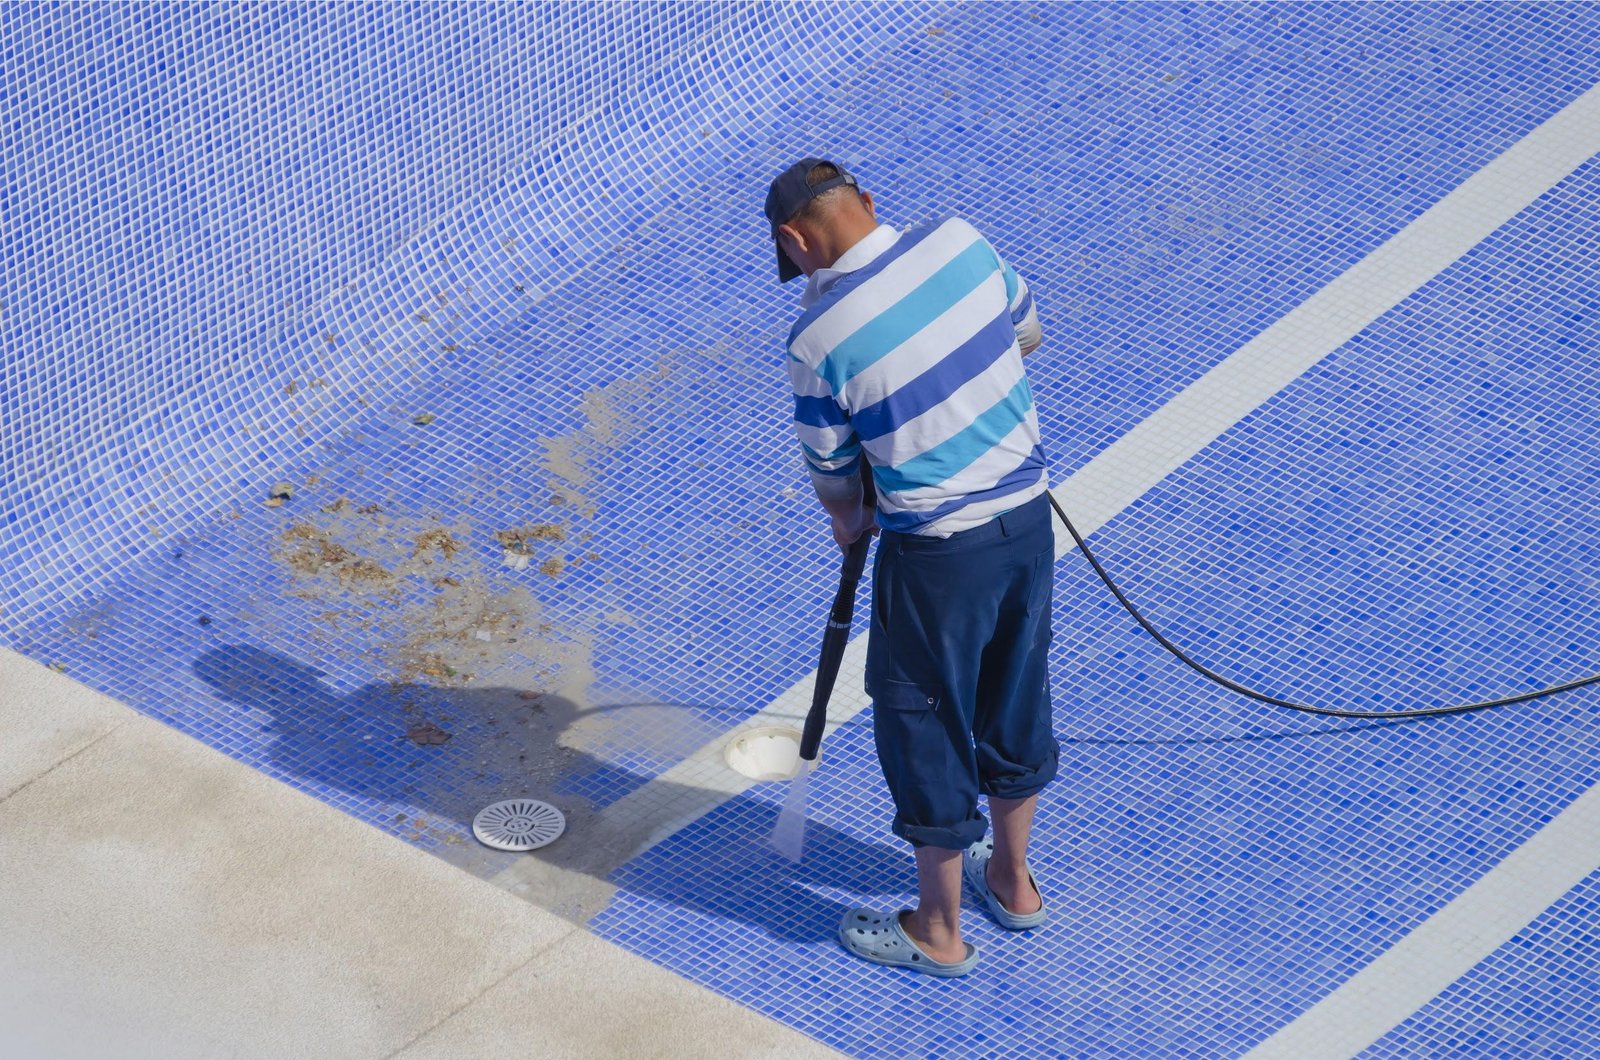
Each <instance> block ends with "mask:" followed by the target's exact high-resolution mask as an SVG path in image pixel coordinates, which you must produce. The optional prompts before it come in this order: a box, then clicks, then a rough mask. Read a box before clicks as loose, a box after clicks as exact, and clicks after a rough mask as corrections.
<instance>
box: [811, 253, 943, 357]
mask: <svg viewBox="0 0 1600 1060" xmlns="http://www.w3.org/2000/svg"><path fill="white" fill-rule="evenodd" d="M941 223H942V222H941ZM938 227H939V225H938V224H929V225H925V226H923V227H922V228H913V229H911V230H910V231H908V232H902V233H901V234H900V238H899V239H897V240H895V241H894V243H893V244H892V245H891V246H890V247H889V249H888V250H885V251H884V252H883V253H882V254H879V255H878V256H877V257H875V258H873V259H872V260H871V261H869V262H867V263H866V264H865V265H863V266H861V268H859V269H852V270H850V271H849V272H847V273H845V274H844V275H843V276H840V277H839V278H838V279H837V280H834V281H833V284H832V285H831V286H830V287H829V288H828V289H827V290H826V291H825V292H823V295H822V297H821V298H819V299H818V300H817V303H816V304H815V305H813V306H812V307H811V308H810V309H807V310H806V311H805V312H804V313H802V314H800V319H799V320H796V321H795V322H794V327H792V328H790V329H789V343H788V344H789V345H790V346H793V345H794V340H795V339H797V338H799V337H800V335H801V333H803V332H804V331H805V330H806V328H809V327H810V326H811V325H812V324H813V323H814V322H815V321H816V319H817V318H818V317H820V316H821V315H822V314H824V313H826V312H827V311H828V310H830V309H832V308H833V307H834V306H835V305H836V304H838V301H839V299H840V298H841V297H842V296H843V295H844V293H845V292H846V291H848V290H850V288H852V287H854V286H855V285H856V284H857V283H860V282H861V280H863V279H865V278H866V277H868V276H871V275H874V274H876V273H878V272H881V271H883V268H884V266H886V265H888V264H889V263H890V262H892V261H894V260H895V259H896V258H898V257H900V255H902V254H904V253H905V252H906V251H908V250H910V249H911V248H912V247H914V246H916V245H917V244H918V243H920V242H922V241H923V240H924V239H926V238H928V236H930V235H932V234H933V232H934V231H935V230H936V229H937V228H938ZM795 360H800V358H798V357H796V358H795Z"/></svg>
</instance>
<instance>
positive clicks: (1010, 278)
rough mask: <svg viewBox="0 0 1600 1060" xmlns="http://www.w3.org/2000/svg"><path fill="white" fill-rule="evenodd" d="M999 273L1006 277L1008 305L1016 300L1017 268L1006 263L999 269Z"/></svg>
mask: <svg viewBox="0 0 1600 1060" xmlns="http://www.w3.org/2000/svg"><path fill="white" fill-rule="evenodd" d="M1000 274H1001V275H1002V276H1004V277H1005V278H1006V304H1007V305H1009V304H1011V303H1012V302H1015V301H1016V300H1017V287H1018V286H1019V283H1018V280H1017V270H1016V269H1013V268H1012V267H1011V266H1010V265H1007V266H1006V267H1005V268H1004V269H1002V270H1000Z"/></svg>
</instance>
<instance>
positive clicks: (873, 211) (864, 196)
mask: <svg viewBox="0 0 1600 1060" xmlns="http://www.w3.org/2000/svg"><path fill="white" fill-rule="evenodd" d="M861 204H862V205H863V206H865V207H866V208H867V216H868V217H870V218H872V219H873V220H874V221H876V220H877V219H878V208H877V206H876V205H874V204H873V201H872V192H870V191H864V192H862V193H861Z"/></svg>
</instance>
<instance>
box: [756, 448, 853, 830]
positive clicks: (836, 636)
mask: <svg viewBox="0 0 1600 1060" xmlns="http://www.w3.org/2000/svg"><path fill="white" fill-rule="evenodd" d="M862 468H863V470H864V471H865V474H863V475H862V476H861V491H862V497H861V499H862V503H864V504H865V505H866V506H867V507H868V508H869V509H874V508H876V507H877V500H878V498H877V493H876V492H875V491H874V490H873V486H872V472H871V469H870V468H868V467H867V466H866V462H865V460H863V461H862ZM871 547H872V535H871V534H869V533H863V534H862V535H861V536H860V537H858V538H856V539H855V541H854V542H852V543H851V545H850V547H849V548H848V549H846V550H845V554H844V562H843V564H842V565H841V566H840V568H839V588H838V590H837V591H836V592H835V593H834V594H833V608H832V609H831V610H830V611H829V612H828V628H827V630H826V631H824V632H823V634H822V652H821V655H820V657H819V658H818V660H817V681H816V684H815V685H813V686H812V689H811V709H810V710H809V711H807V712H806V723H805V728H804V729H802V730H801V733H800V771H799V772H798V773H796V774H795V777H794V779H793V780H792V781H790V783H789V794H788V796H787V797H786V798H785V799H784V801H783V812H782V813H780V814H779V815H778V825H777V827H776V828H774V829H773V832H772V843H773V845H774V846H775V847H777V848H778V850H779V851H780V852H781V853H783V854H784V855H785V856H787V857H788V858H790V859H791V860H793V861H799V860H800V854H801V851H802V850H803V848H804V846H805V831H806V781H807V778H808V777H809V776H810V774H811V770H812V769H813V768H815V766H816V761H817V752H818V751H819V750H820V749H821V747H822V730H823V729H825V728H827V725H828V700H829V699H830V698H832V696H833V682H834V679H835V678H837V677H838V676H839V662H840V660H842V659H843V658H844V648H845V645H846V644H847V643H849V640H850V623H851V621H852V620H853V619H854V618H855V611H856V587H857V586H858V585H860V584H861V574H862V572H863V571H864V570H866V567H867V551H868V550H869V549H870V548H871Z"/></svg>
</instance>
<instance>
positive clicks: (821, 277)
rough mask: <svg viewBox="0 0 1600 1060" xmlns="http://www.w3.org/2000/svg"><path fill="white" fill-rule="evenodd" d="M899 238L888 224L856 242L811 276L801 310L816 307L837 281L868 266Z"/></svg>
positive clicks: (897, 233) (804, 293)
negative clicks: (818, 300)
mask: <svg viewBox="0 0 1600 1060" xmlns="http://www.w3.org/2000/svg"><path fill="white" fill-rule="evenodd" d="M899 238H900V233H899V232H896V231H895V230H894V229H893V228H892V227H890V226H889V225H886V224H880V225H878V227H877V228H874V229H873V230H872V231H870V232H868V233H867V234H866V235H864V236H862V237H861V238H860V239H859V240H857V241H856V244H855V246H853V247H851V248H850V249H849V250H847V251H845V252H844V253H843V254H840V255H839V258H838V260H836V261H835V262H834V263H833V264H832V265H829V266H828V267H827V268H824V269H818V270H817V271H816V272H814V273H812V274H811V278H810V280H809V281H807V283H806V289H805V291H804V292H803V293H802V294H801V295H800V308H801V309H808V308H810V307H811V306H812V305H815V304H816V301H817V299H819V298H821V297H822V295H823V294H824V293H825V292H826V291H827V289H828V288H829V287H831V286H833V283H834V281H835V280H837V279H838V278H839V277H841V276H843V275H844V274H845V273H847V272H854V271H855V270H856V269H859V268H861V267H862V266H863V265H866V264H868V263H869V262H871V261H872V260H873V259H874V258H876V257H877V256H878V255H879V254H882V253H883V252H884V251H885V250H888V249H889V248H890V247H892V246H894V243H895V240H897V239H899Z"/></svg>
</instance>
